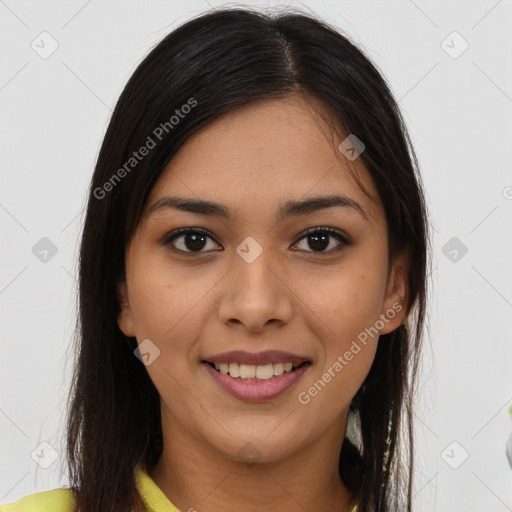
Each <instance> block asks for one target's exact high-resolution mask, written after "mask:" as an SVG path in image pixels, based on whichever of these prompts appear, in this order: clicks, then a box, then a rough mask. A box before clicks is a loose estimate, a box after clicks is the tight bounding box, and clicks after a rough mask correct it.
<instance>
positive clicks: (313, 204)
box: [145, 195, 368, 221]
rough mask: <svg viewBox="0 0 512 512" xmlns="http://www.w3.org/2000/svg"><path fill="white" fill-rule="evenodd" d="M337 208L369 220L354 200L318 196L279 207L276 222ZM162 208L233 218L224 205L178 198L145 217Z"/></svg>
mask: <svg viewBox="0 0 512 512" xmlns="http://www.w3.org/2000/svg"><path fill="white" fill-rule="evenodd" d="M335 206H337V207H343V208H348V209H350V210H352V211H354V212H357V213H358V214H359V215H361V216H362V217H363V218H364V219H365V220H368V216H367V215H366V212H365V211H364V209H363V208H362V206H361V205H360V204H359V203H358V202H357V201H355V200H354V199H352V198H350V197H348V196H344V195H331V196H317V197H312V198H309V199H302V200H298V201H295V200H290V201H286V202H285V203H283V204H281V205H280V206H279V209H278V211H277V214H276V220H277V221H280V220H283V219H284V218H286V217H292V216H300V215H306V214H308V213H313V212H316V211H320V210H324V209H327V208H332V207H335ZM162 208H174V209H177V210H183V211H187V212H191V213H196V214H199V215H208V216H214V217H222V218H225V219H229V218H230V216H231V214H230V211H229V208H228V207H227V206H224V205H222V204H219V203H215V202H213V201H204V200H198V199H193V198H187V197H178V196H165V197H161V198H160V199H158V200H157V201H156V202H155V203H153V204H152V205H151V206H150V207H149V208H148V209H147V211H146V213H145V216H146V217H149V216H150V215H152V214H153V213H154V212H155V211H157V210H160V209H162Z"/></svg>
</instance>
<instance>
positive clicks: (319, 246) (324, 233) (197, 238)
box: [161, 227, 351, 254]
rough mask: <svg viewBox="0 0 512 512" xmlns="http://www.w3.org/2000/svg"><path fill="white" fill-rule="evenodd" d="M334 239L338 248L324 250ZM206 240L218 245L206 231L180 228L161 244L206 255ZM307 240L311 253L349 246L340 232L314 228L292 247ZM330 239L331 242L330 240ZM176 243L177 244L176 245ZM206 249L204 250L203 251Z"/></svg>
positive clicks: (321, 252) (175, 249)
mask: <svg viewBox="0 0 512 512" xmlns="http://www.w3.org/2000/svg"><path fill="white" fill-rule="evenodd" d="M333 238H334V239H336V240H337V241H338V246H337V247H336V246H335V247H334V248H332V247H331V248H330V249H329V250H327V251H326V250H325V249H327V248H329V247H330V245H331V241H332V239H333ZM208 239H210V240H212V241H213V242H214V244H213V245H214V246H215V245H217V246H219V244H218V243H217V242H216V241H215V240H214V238H213V237H212V236H211V235H210V234H209V233H208V231H206V230H204V229H201V228H180V229H177V230H176V231H173V232H171V233H169V234H168V235H167V236H166V237H165V238H164V239H163V240H162V242H161V243H162V244H163V245H166V246H169V245H170V246H172V247H171V250H172V251H174V252H180V253H189V254H193V253H206V252H211V251H212V250H215V247H213V248H212V247H210V249H208ZM307 239H309V240H308V242H307V244H308V245H309V247H310V248H312V249H313V250H312V251H308V250H307V249H300V250H305V251H306V252H313V253H319V254H324V253H331V252H336V251H340V250H342V249H343V248H344V247H345V246H348V245H350V244H351V241H350V240H349V238H348V237H347V236H346V235H345V234H344V233H343V232H341V231H338V230H336V229H333V228H329V227H314V228H311V229H308V230H307V231H306V232H305V233H304V234H303V235H302V236H301V237H300V238H299V241H298V242H295V244H294V245H297V244H298V243H299V242H300V241H302V240H307ZM330 239H331V240H330ZM176 242H178V243H176ZM203 249H206V250H203Z"/></svg>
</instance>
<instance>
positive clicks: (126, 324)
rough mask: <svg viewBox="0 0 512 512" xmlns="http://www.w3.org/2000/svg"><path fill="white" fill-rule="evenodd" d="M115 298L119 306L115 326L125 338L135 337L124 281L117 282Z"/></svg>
mask: <svg viewBox="0 0 512 512" xmlns="http://www.w3.org/2000/svg"><path fill="white" fill-rule="evenodd" d="M117 297H118V300H119V305H120V306H121V310H120V312H119V315H118V316H117V325H118V326H119V329H121V331H122V332H123V334H124V335H125V336H135V330H134V328H133V317H132V310H131V307H130V300H129V298H128V290H127V288H126V283H125V282H124V281H121V282H119V283H118V285H117Z"/></svg>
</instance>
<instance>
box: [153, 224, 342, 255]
mask: <svg viewBox="0 0 512 512" xmlns="http://www.w3.org/2000/svg"><path fill="white" fill-rule="evenodd" d="M188 233H198V234H202V235H204V236H207V237H208V238H210V239H212V240H213V241H214V242H215V243H216V244H217V245H219V246H221V247H222V244H220V243H219V242H218V241H217V240H216V238H215V237H214V236H213V235H212V234H211V233H210V232H209V231H208V230H206V229H204V228H195V227H186V228H178V229H176V230H174V231H171V232H170V233H167V234H166V235H165V236H164V237H163V239H162V240H161V241H160V242H159V243H161V244H162V245H165V246H168V245H172V242H173V241H174V240H176V239H177V238H179V237H180V236H183V235H186V234H188ZM316 233H326V234H328V235H330V236H333V237H334V238H337V239H338V241H339V242H340V243H341V245H342V247H341V249H343V246H349V245H351V244H352V239H351V238H350V237H349V236H348V235H347V234H346V233H345V232H344V231H342V230H340V229H338V228H332V227H329V226H314V227H311V228H308V229H306V230H305V231H303V232H302V233H301V234H300V235H298V237H297V239H296V240H295V242H293V244H292V246H294V245H297V243H299V242H300V241H301V240H302V239H304V238H306V237H307V236H308V235H312V234H316ZM341 249H340V248H337V249H331V250H329V251H326V252H315V251H300V252H306V253H311V254H315V255H318V256H322V255H328V254H332V253H333V252H337V251H339V250H341ZM171 250H172V251H173V252H177V253H179V254H185V255H201V254H205V255H206V254H211V253H212V251H207V252H204V251H197V252H194V251H182V250H181V249H176V248H172V249H171Z"/></svg>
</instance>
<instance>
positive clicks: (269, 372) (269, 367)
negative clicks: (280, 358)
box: [256, 364, 274, 380]
mask: <svg viewBox="0 0 512 512" xmlns="http://www.w3.org/2000/svg"><path fill="white" fill-rule="evenodd" d="M273 376H274V365H273V364H266V365H263V366H256V377H257V378H258V379H262V380H268V379H271V378H272V377H273Z"/></svg>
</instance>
